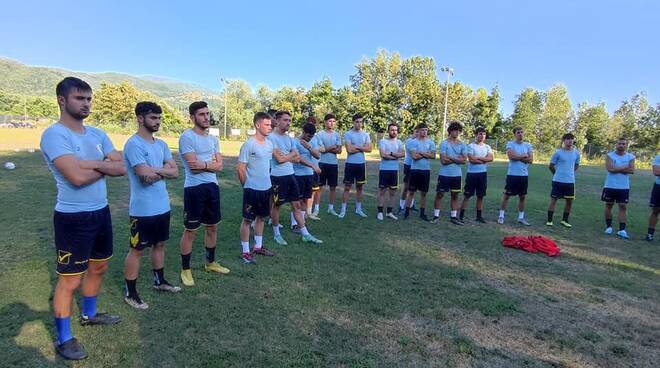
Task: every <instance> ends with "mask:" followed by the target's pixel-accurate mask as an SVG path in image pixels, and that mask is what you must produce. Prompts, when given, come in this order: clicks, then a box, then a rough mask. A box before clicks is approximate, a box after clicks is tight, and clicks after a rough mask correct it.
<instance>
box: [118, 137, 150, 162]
mask: <svg viewBox="0 0 660 368" xmlns="http://www.w3.org/2000/svg"><path fill="white" fill-rule="evenodd" d="M124 156H125V157H126V161H127V162H128V165H129V166H130V167H135V166H137V165H141V164H146V163H147V160H146V158H145V157H144V152H143V151H142V150H141V149H140V148H139V147H138V146H137V145H135V144H133V143H131V142H128V143H126V145H125V146H124Z"/></svg>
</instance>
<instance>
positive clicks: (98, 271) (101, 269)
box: [87, 261, 108, 275]
mask: <svg viewBox="0 0 660 368" xmlns="http://www.w3.org/2000/svg"><path fill="white" fill-rule="evenodd" d="M107 270H108V262H105V261H103V262H90V263H89V268H88V269H87V272H89V273H91V274H94V275H103V274H104V273H105V272H106V271H107Z"/></svg>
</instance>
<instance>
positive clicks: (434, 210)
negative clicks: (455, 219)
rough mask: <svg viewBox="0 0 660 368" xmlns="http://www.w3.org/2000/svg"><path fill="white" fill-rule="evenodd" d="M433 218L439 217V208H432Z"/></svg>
mask: <svg viewBox="0 0 660 368" xmlns="http://www.w3.org/2000/svg"><path fill="white" fill-rule="evenodd" d="M433 217H440V209H439V208H434V209H433Z"/></svg>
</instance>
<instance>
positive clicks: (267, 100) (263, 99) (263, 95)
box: [256, 85, 275, 112]
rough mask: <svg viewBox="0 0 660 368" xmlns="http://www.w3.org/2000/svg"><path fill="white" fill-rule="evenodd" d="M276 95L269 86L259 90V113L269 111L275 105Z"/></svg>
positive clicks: (262, 86)
mask: <svg viewBox="0 0 660 368" xmlns="http://www.w3.org/2000/svg"><path fill="white" fill-rule="evenodd" d="M274 97H275V94H274V93H273V91H271V90H270V88H268V86H265V85H261V86H259V88H257V96H256V98H257V107H258V110H259V111H264V112H266V111H268V109H270V107H271V105H272V104H273V98H274Z"/></svg>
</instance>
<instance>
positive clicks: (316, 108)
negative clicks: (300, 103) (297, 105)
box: [303, 77, 336, 120]
mask: <svg viewBox="0 0 660 368" xmlns="http://www.w3.org/2000/svg"><path fill="white" fill-rule="evenodd" d="M334 92H335V91H334V89H333V88H332V82H331V81H330V78H327V77H325V78H323V79H322V80H320V81H318V82H316V83H314V85H313V86H312V88H310V90H309V91H307V95H306V100H307V101H306V104H305V107H304V108H303V110H304V114H305V115H313V116H315V117H316V118H317V120H321V119H323V116H324V115H325V114H327V113H330V112H332V110H333V107H334V106H335V105H336V102H335V94H334Z"/></svg>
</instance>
